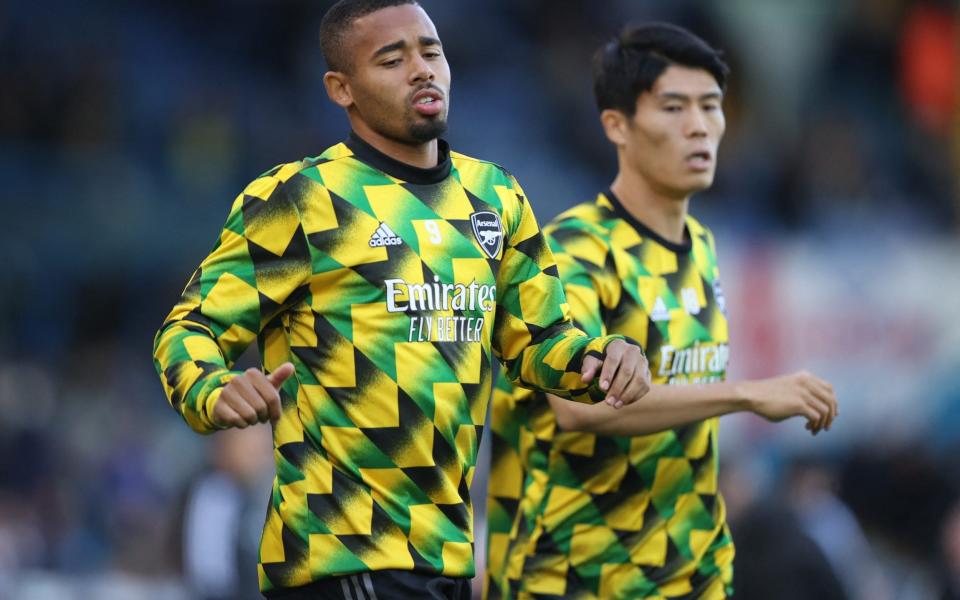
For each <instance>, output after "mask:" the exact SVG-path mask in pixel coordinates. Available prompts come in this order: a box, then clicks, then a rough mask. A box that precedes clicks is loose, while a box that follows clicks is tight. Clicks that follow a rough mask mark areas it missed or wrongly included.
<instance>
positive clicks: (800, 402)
mask: <svg viewBox="0 0 960 600" xmlns="http://www.w3.org/2000/svg"><path fill="white" fill-rule="evenodd" d="M745 386H746V387H745V394H744V395H745V397H746V399H747V401H748V402H749V404H750V410H751V411H753V412H755V413H756V414H758V415H760V416H761V417H763V418H765V419H767V420H769V421H782V420H784V419H788V418H790V417H804V418H805V419H806V420H807V425H806V428H807V429H809V430H810V433H811V434H813V435H817V434H818V433H819V432H820V431H821V430H824V429H827V430H829V429H830V425H831V424H832V423H833V420H834V419H836V418H837V414H838V413H837V397H836V395H835V394H834V392H833V386H832V385H830V384H829V383H827V382H826V381H824V380H823V379H820V378H819V377H817V376H816V375H813V374H812V373H808V372H807V371H799V372H797V373H793V374H791V375H784V376H782V377H775V378H773V379H764V380H761V381H748V382H745Z"/></svg>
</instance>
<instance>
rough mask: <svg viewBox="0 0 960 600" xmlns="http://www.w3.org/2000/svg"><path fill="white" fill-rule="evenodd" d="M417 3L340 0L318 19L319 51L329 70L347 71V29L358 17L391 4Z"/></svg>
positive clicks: (389, 0)
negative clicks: (345, 40)
mask: <svg viewBox="0 0 960 600" xmlns="http://www.w3.org/2000/svg"><path fill="white" fill-rule="evenodd" d="M405 4H417V3H416V2H415V1H414V0H340V1H339V2H337V3H336V4H334V5H333V6H331V7H330V10H328V11H327V13H326V14H325V15H323V20H322V21H320V51H321V52H323V59H324V60H325V61H326V62H327V68H329V69H330V70H331V71H341V72H348V71H349V70H350V68H351V66H352V63H351V61H350V57H349V56H346V52H345V51H344V46H345V44H344V39H345V36H346V34H347V30H348V29H349V28H350V26H351V25H353V22H354V21H356V20H357V19H359V18H360V17H365V16H367V15H369V14H370V13H374V12H377V11H378V10H382V9H384V8H389V7H391V6H403V5H405Z"/></svg>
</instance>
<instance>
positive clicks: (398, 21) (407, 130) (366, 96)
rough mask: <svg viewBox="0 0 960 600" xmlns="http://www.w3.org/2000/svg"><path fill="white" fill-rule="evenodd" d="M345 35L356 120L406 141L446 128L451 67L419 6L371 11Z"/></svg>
mask: <svg viewBox="0 0 960 600" xmlns="http://www.w3.org/2000/svg"><path fill="white" fill-rule="evenodd" d="M348 38H349V40H350V42H349V43H350V44H351V48H350V51H351V55H352V57H353V58H352V60H353V63H352V69H351V71H350V73H348V74H345V79H346V82H347V86H348V87H349V90H350V94H351V97H352V106H351V107H348V110H351V109H352V116H353V117H354V118H356V119H359V120H360V121H361V122H362V123H363V124H365V125H366V126H368V127H369V128H370V129H372V130H373V131H375V132H376V133H378V134H380V135H382V136H384V137H386V138H388V139H391V140H394V141H397V142H401V143H405V144H422V143H424V142H428V141H430V140H433V139H435V138H436V137H438V136H439V135H441V134H442V133H443V132H444V131H446V129H447V111H448V110H449V106H450V66H449V65H448V64H447V59H446V58H445V57H444V55H443V47H442V45H441V44H440V39H439V37H438V36H437V30H436V28H435V27H434V26H433V22H432V21H430V17H428V16H427V13H426V12H424V11H423V9H422V8H420V7H419V6H417V5H413V4H407V5H401V6H392V7H389V8H384V9H382V10H378V11H376V12H373V13H371V14H369V15H366V16H364V17H361V18H360V19H357V20H356V21H355V22H354V23H353V25H352V30H351V32H350V34H349V36H348Z"/></svg>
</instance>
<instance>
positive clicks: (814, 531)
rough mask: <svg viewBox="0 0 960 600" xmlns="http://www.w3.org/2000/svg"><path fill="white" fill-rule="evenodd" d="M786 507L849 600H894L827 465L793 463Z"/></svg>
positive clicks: (787, 484) (813, 461) (867, 543)
mask: <svg viewBox="0 0 960 600" xmlns="http://www.w3.org/2000/svg"><path fill="white" fill-rule="evenodd" d="M785 487H786V489H785V496H786V498H787V505H788V507H789V508H790V510H791V511H792V512H793V514H794V515H796V517H797V518H798V519H799V525H800V527H801V529H803V531H804V532H805V533H806V534H807V535H808V536H809V537H810V538H811V539H812V540H813V541H814V542H815V543H816V544H817V546H819V547H820V550H821V551H822V552H823V554H824V556H825V557H826V558H827V560H828V561H829V562H830V565H831V566H832V567H833V572H834V573H836V574H837V577H838V579H839V580H840V581H841V583H842V584H843V587H844V589H845V590H846V592H847V595H848V596H849V597H850V598H851V599H853V600H892V594H891V591H890V590H889V588H888V586H887V584H886V581H885V580H884V576H883V573H882V571H881V569H880V565H879V564H878V562H877V558H876V556H875V554H874V552H873V549H872V548H871V547H870V543H869V542H868V541H867V538H866V535H865V534H864V532H863V530H862V529H861V528H860V524H859V523H857V518H856V516H854V514H853V511H851V510H850V508H849V507H848V506H847V505H846V504H844V503H843V501H842V500H840V498H839V497H838V496H837V495H836V491H835V490H836V488H837V483H836V481H835V476H834V474H833V472H832V470H831V469H829V468H828V467H827V465H826V464H824V463H822V462H818V461H816V460H813V459H807V460H803V459H800V460H797V461H796V462H794V464H793V465H792V467H791V468H790V469H789V472H788V473H787V483H786V486H785Z"/></svg>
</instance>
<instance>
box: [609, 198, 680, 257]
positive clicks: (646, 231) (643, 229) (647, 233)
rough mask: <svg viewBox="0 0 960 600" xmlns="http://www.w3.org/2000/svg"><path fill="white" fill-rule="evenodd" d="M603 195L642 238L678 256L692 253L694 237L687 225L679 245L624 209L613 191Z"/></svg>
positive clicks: (619, 215) (618, 214)
mask: <svg viewBox="0 0 960 600" xmlns="http://www.w3.org/2000/svg"><path fill="white" fill-rule="evenodd" d="M603 195H604V196H606V197H607V200H609V201H610V204H611V205H612V206H613V211H614V212H615V213H617V216H618V217H620V218H621V219H623V220H624V221H626V222H627V223H629V224H630V225H632V226H633V228H634V229H636V230H637V233H639V234H640V235H641V236H643V237H648V238H650V239H652V240H653V241H655V242H657V243H658V244H660V245H661V246H663V247H664V248H666V249H667V250H670V251H672V252H676V253H678V254H685V253H687V252H690V250H691V249H692V248H693V237H692V236H691V235H690V227H688V226H687V224H686V223H684V225H683V243H682V244H677V243H676V242H671V241H669V240H666V239H664V238H663V237H662V236H660V234H658V233H657V232H656V231H654V230H652V229H650V228H649V227H647V226H646V225H644V224H643V223H642V222H641V221H640V220H639V219H637V218H636V217H634V216H633V215H631V214H630V212H629V211H627V209H626V208H624V207H623V204H621V203H620V199H619V198H617V196H616V194H614V193H613V190H607V191H605V192H604V193H603Z"/></svg>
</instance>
